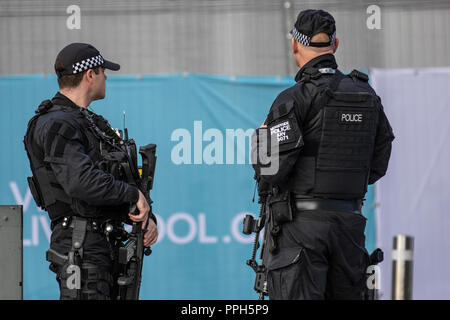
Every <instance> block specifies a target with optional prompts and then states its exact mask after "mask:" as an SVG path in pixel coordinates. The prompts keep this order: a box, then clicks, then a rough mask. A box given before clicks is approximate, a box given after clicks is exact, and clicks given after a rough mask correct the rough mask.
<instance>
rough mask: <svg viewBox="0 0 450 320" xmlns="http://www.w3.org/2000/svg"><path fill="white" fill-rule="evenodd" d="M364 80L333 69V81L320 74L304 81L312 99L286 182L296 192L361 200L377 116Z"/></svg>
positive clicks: (360, 74) (365, 189) (375, 98)
mask: <svg viewBox="0 0 450 320" xmlns="http://www.w3.org/2000/svg"><path fill="white" fill-rule="evenodd" d="M367 80H368V78H367V76H366V75H365V74H362V73H360V72H358V71H356V70H354V71H353V72H352V73H351V74H350V75H348V76H345V75H343V74H342V73H340V72H339V71H336V73H335V74H334V75H333V76H332V77H331V80H330V77H324V76H320V75H319V76H318V77H316V79H314V80H311V79H310V78H309V79H307V80H306V81H305V83H304V85H306V86H309V87H310V88H311V94H312V96H313V97H314V98H313V99H312V100H311V101H313V103H312V104H313V105H311V106H310V109H309V111H308V114H307V115H306V118H305V121H304V122H303V124H302V126H303V140H304V146H303V148H302V150H301V152H300V156H299V158H298V159H297V161H296V163H295V165H294V169H293V172H292V174H291V175H290V177H289V179H288V188H289V189H290V190H291V191H292V192H294V193H295V194H299V195H306V196H313V197H318V198H332V199H361V198H363V197H364V195H365V193H366V191H367V184H368V177H369V172H370V163H371V159H372V154H373V149H374V143H375V137H376V130H377V123H378V114H379V110H378V101H377V97H376V95H375V94H374V93H373V92H372V91H370V89H369V88H370V87H369V86H368V84H367V83H366V82H367ZM355 82H359V83H360V85H355ZM361 82H362V83H361Z"/></svg>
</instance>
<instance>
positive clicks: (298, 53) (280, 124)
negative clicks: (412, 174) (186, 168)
mask: <svg viewBox="0 0 450 320" xmlns="http://www.w3.org/2000/svg"><path fill="white" fill-rule="evenodd" d="M291 34H292V36H293V38H292V40H291V41H292V52H293V55H294V59H295V61H296V64H297V65H298V66H299V67H300V70H299V72H298V73H297V75H296V77H295V80H296V84H295V85H294V86H292V87H290V88H288V89H286V90H285V91H283V92H281V93H280V94H279V95H278V97H277V98H276V99H275V101H274V102H273V104H272V106H271V109H270V112H269V113H268V115H267V117H266V120H265V121H264V123H263V124H262V125H261V127H260V128H259V129H258V130H257V132H258V135H259V136H261V137H264V136H265V135H267V138H266V139H265V140H264V139H260V142H259V143H261V141H265V142H263V143H267V144H269V145H271V146H270V147H267V146H266V147H265V148H263V149H264V150H275V151H274V152H272V154H271V158H270V159H271V162H275V161H274V159H275V158H274V157H277V161H278V162H276V163H277V165H278V167H279V169H278V170H277V171H276V173H270V174H265V173H264V172H263V169H264V168H265V167H268V166H269V165H272V164H269V165H268V164H267V163H263V162H262V161H260V162H258V163H255V164H254V168H255V171H256V177H257V179H258V181H259V183H258V187H259V193H260V195H266V196H267V206H268V208H269V213H270V215H269V218H267V219H266V225H265V227H266V228H270V229H269V230H266V232H269V239H270V241H268V242H267V243H266V244H265V245H266V246H267V247H268V248H266V249H268V250H269V254H268V257H267V261H266V271H267V273H266V276H267V283H266V285H267V292H268V295H269V297H270V298H271V299H362V298H363V296H364V291H365V279H366V268H367V267H368V264H369V256H368V254H367V251H366V249H365V237H364V229H365V225H366V218H365V217H364V216H363V215H362V214H361V208H362V204H363V199H364V195H365V193H366V191H367V185H368V184H373V183H374V182H375V181H377V180H378V179H380V178H381V177H382V176H384V175H385V173H386V170H387V167H388V161H389V158H390V153H391V143H392V140H393V139H394V135H393V132H392V129H391V126H390V125H389V122H388V119H387V118H386V115H385V113H384V111H383V106H382V105H381V100H380V98H379V97H378V96H377V95H376V93H375V92H374V90H373V89H372V88H371V87H370V85H369V84H368V76H367V75H366V74H364V73H361V72H359V71H357V70H354V71H352V72H351V73H350V74H349V75H344V74H343V73H342V72H340V71H339V70H338V69H337V64H336V60H335V57H334V55H333V54H334V53H335V52H336V50H337V48H338V44H339V40H338V39H337V38H336V27H335V21H334V18H333V17H332V16H331V15H330V14H329V13H327V12H325V11H322V10H305V11H302V12H300V13H299V15H298V18H297V20H296V22H295V25H294V27H293V29H292V31H291ZM269 142H270V143H269ZM273 144H276V145H277V146H278V149H277V148H272V147H273ZM260 147H261V146H258V148H260ZM266 169H267V168H266Z"/></svg>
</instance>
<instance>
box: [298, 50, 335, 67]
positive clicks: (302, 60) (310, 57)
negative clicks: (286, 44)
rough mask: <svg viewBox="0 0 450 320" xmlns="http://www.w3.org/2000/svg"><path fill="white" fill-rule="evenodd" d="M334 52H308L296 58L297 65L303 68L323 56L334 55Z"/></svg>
mask: <svg viewBox="0 0 450 320" xmlns="http://www.w3.org/2000/svg"><path fill="white" fill-rule="evenodd" d="M333 53H334V52H333V50H329V51H324V52H320V53H318V52H308V53H307V54H303V55H296V56H295V62H296V63H297V66H298V67H299V68H302V67H303V66H304V65H305V64H307V63H308V62H309V61H311V60H313V59H315V58H317V57H319V56H322V55H326V54H333Z"/></svg>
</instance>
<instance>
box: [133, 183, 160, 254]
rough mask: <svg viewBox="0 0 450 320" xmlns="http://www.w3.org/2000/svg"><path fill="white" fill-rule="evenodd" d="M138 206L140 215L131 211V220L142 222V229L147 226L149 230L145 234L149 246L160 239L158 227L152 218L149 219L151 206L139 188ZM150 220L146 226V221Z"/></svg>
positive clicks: (146, 244) (145, 243)
mask: <svg viewBox="0 0 450 320" xmlns="http://www.w3.org/2000/svg"><path fill="white" fill-rule="evenodd" d="M136 207H137V209H138V211H139V214H138V215H135V214H134V212H130V213H129V214H128V216H129V217H130V219H131V221H134V222H142V229H145V228H146V227H147V230H148V231H147V232H146V233H145V235H144V246H145V247H148V246H150V245H152V244H154V243H155V242H156V240H157V239H158V229H157V228H156V224H155V222H154V221H153V220H152V219H149V217H148V213H149V212H150V206H149V204H148V202H147V199H146V198H145V196H144V194H143V193H142V192H141V191H140V190H139V200H138V202H137V203H136ZM147 220H148V225H147V226H146V224H147V223H146V222H147Z"/></svg>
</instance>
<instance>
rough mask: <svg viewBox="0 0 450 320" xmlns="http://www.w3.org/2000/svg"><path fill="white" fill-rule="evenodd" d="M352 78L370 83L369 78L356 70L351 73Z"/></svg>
mask: <svg viewBox="0 0 450 320" xmlns="http://www.w3.org/2000/svg"><path fill="white" fill-rule="evenodd" d="M349 76H350V77H352V78H353V79H354V78H358V79H359V80H361V81H364V82H367V81H369V76H368V75H367V74H365V73H363V72H361V71H358V70H356V69H354V70H353V71H352V72H350V74H349Z"/></svg>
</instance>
